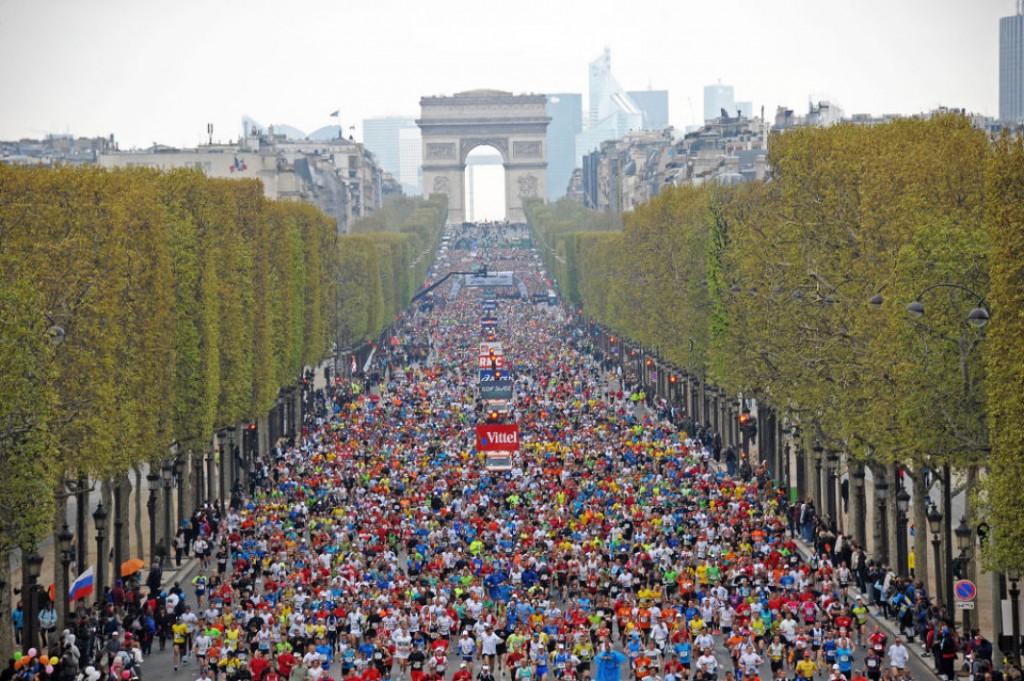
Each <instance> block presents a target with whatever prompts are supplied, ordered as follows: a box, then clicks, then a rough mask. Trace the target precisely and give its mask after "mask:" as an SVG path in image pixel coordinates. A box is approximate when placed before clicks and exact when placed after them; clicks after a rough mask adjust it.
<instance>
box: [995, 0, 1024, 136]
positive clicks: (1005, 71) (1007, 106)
mask: <svg viewBox="0 0 1024 681" xmlns="http://www.w3.org/2000/svg"><path fill="white" fill-rule="evenodd" d="M999 119H1000V120H1001V121H1003V122H1004V123H1020V122H1021V121H1024V0H1017V13H1016V14H1015V15H1013V16H1012V17H1003V18H1002V19H1000V20H999Z"/></svg>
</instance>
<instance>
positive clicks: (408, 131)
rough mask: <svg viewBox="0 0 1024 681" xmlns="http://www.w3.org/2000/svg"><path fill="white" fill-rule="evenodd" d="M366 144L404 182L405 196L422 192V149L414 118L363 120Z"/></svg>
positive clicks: (386, 168) (418, 130)
mask: <svg viewBox="0 0 1024 681" xmlns="http://www.w3.org/2000/svg"><path fill="white" fill-rule="evenodd" d="M363 143H364V144H365V145H366V148H367V149H369V150H370V151H371V152H373V155H374V156H376V157H377V161H378V162H379V163H380V165H381V167H382V168H383V169H384V170H385V171H386V172H389V173H391V174H392V176H394V177H395V178H396V179H397V180H398V181H399V183H401V185H402V192H403V193H404V194H405V195H406V196H419V195H420V185H421V182H420V165H421V163H422V161H423V159H422V156H423V149H422V142H421V139H420V129H419V127H418V126H417V125H416V121H415V119H412V118H404V117H400V116H388V117H385V118H368V119H366V120H364V121H363Z"/></svg>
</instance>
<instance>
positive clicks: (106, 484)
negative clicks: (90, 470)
mask: <svg viewBox="0 0 1024 681" xmlns="http://www.w3.org/2000/svg"><path fill="white" fill-rule="evenodd" d="M100 501H101V502H102V503H103V508H105V509H107V531H106V535H107V536H106V541H105V542H104V544H105V546H104V550H103V551H102V555H101V552H100V547H98V546H97V547H96V554H97V555H96V566H97V569H98V568H99V564H100V563H101V562H102V563H103V575H104V580H103V584H102V585H100V584H99V583H97V584H96V587H95V590H94V593H95V595H96V600H97V601H99V602H100V603H103V602H105V600H104V599H105V598H106V595H105V594H104V593H103V591H105V590H106V589H109V588H110V587H112V586H113V585H114V572H113V571H112V570H111V568H110V552H111V551H112V550H113V548H112V547H113V545H114V522H113V519H114V488H113V485H111V483H110V480H109V479H108V480H104V481H102V482H101V483H100ZM118 567H120V566H118ZM97 581H98V580H97ZM100 586H102V587H103V589H100Z"/></svg>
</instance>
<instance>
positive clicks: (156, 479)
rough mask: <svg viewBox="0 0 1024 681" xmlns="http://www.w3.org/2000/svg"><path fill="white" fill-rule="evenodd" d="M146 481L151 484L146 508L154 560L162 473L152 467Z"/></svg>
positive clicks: (151, 551) (150, 558) (150, 554)
mask: <svg viewBox="0 0 1024 681" xmlns="http://www.w3.org/2000/svg"><path fill="white" fill-rule="evenodd" d="M146 483H148V485H149V499H148V500H147V501H146V510H147V511H148V512H149V560H150V562H153V558H155V557H156V504H157V501H156V499H157V496H156V495H157V490H158V489H160V474H159V473H157V472H156V471H154V470H153V469H152V468H150V469H149V473H147V474H146Z"/></svg>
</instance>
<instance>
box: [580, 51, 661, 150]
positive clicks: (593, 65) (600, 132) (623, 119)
mask: <svg viewBox="0 0 1024 681" xmlns="http://www.w3.org/2000/svg"><path fill="white" fill-rule="evenodd" d="M587 96H588V99H589V102H590V109H589V115H588V117H587V125H586V126H585V127H584V130H583V132H581V133H580V134H579V135H578V136H577V137H576V164H577V165H579V163H580V162H581V161H582V160H583V155H584V154H587V153H589V152H591V151H594V150H595V149H597V148H598V147H599V146H600V145H601V142H604V141H605V140H617V139H621V138H622V137H623V136H624V135H625V134H626V133H627V132H630V131H631V130H632V131H636V130H642V129H643V127H644V113H643V111H642V110H641V109H640V107H639V106H637V104H636V102H634V101H633V100H632V98H630V96H629V95H628V94H626V91H625V90H623V89H622V86H621V85H619V83H618V81H616V80H615V77H614V76H613V75H612V53H611V50H609V49H608V48H605V50H604V52H602V53H601V56H600V57H598V58H597V59H595V60H594V61H592V62H590V91H589V92H588V93H587Z"/></svg>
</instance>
